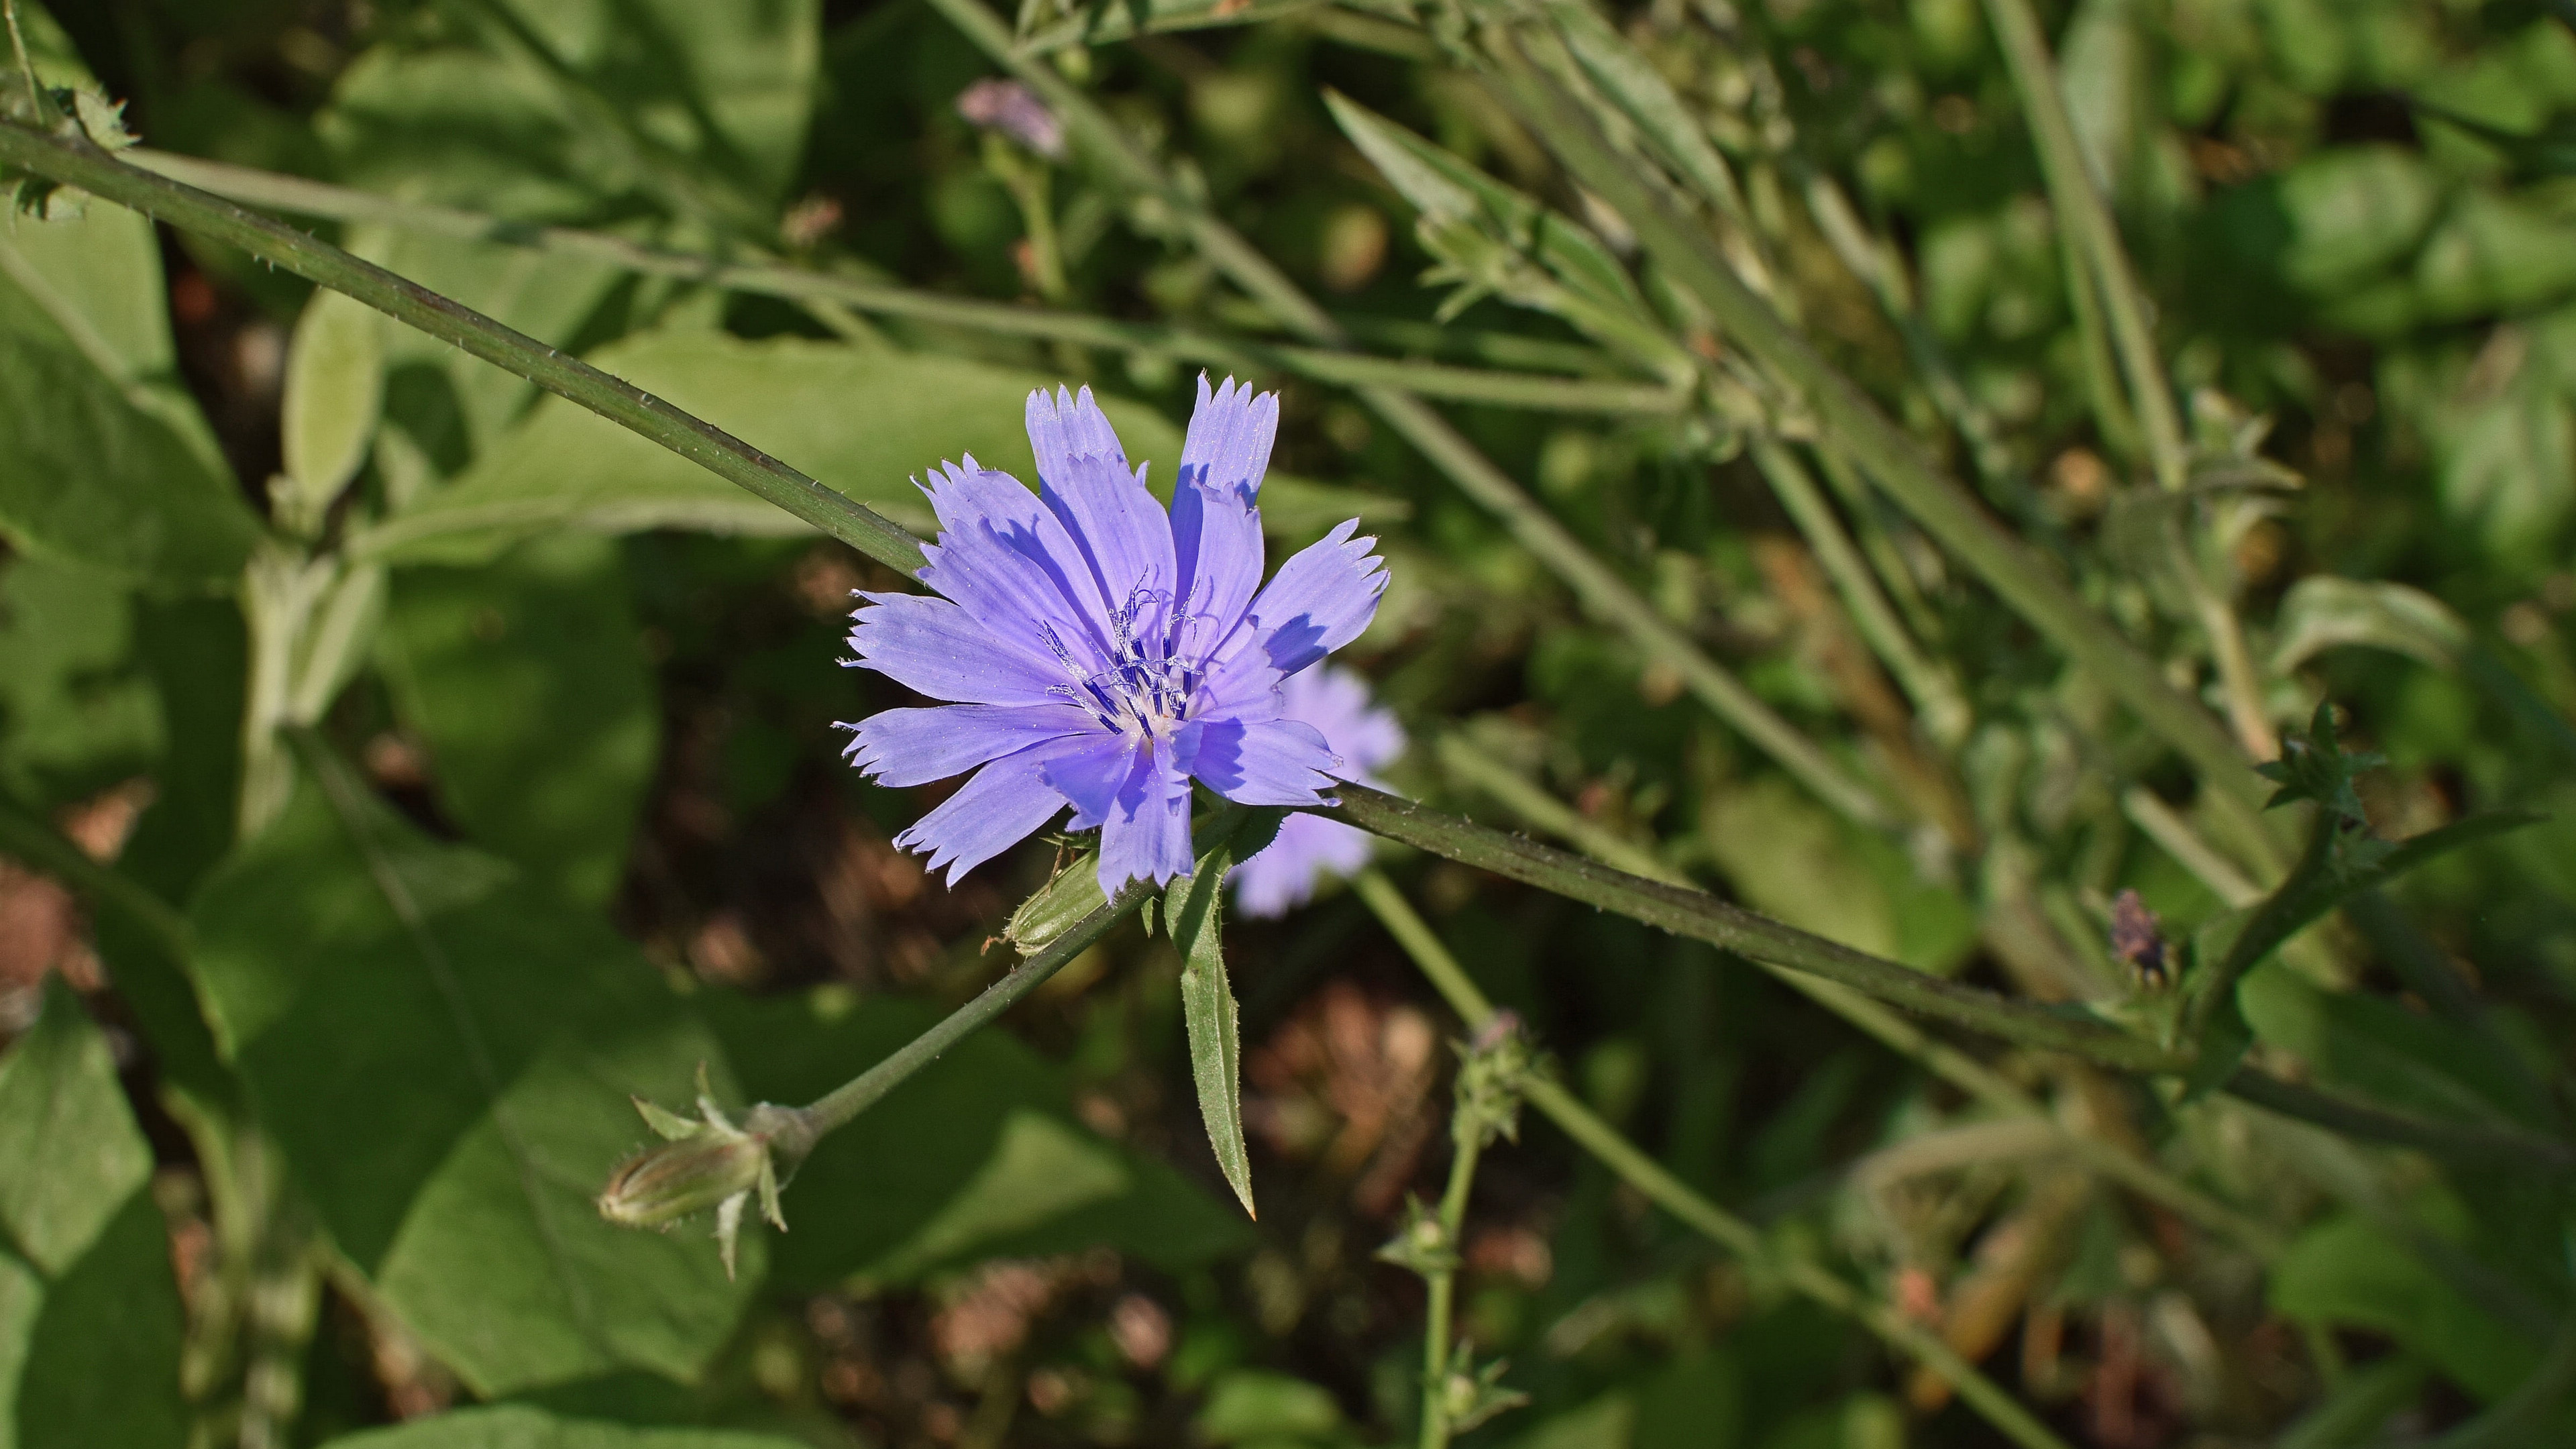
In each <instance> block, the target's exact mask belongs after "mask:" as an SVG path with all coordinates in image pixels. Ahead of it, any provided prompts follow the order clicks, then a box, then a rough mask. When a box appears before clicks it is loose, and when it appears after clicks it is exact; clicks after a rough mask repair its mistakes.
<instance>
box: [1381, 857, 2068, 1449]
mask: <svg viewBox="0 0 2576 1449" xmlns="http://www.w3.org/2000/svg"><path fill="white" fill-rule="evenodd" d="M1353 885H1354V887H1355V888H1356V889H1357V891H1358V892H1359V895H1360V898H1361V899H1362V900H1363V901H1365V902H1367V903H1368V906H1369V909H1370V910H1372V911H1374V912H1375V913H1376V914H1377V918H1378V920H1379V921H1380V922H1381V923H1382V924H1384V925H1385V927H1386V929H1387V933H1388V934H1389V935H1391V936H1393V937H1395V940H1396V944H1398V945H1400V946H1402V947H1403V948H1404V951H1405V954H1407V955H1409V956H1411V957H1412V958H1413V962H1414V964H1415V965H1416V966H1418V967H1420V968H1421V970H1422V974H1423V975H1424V976H1426V977H1428V978H1429V979H1430V981H1431V984H1432V986H1433V988H1434V989H1436V990H1438V991H1439V993H1440V994H1441V996H1442V997H1443V998H1445V999H1446V1000H1447V1001H1448V1003H1449V1007H1450V1009H1451V1010H1453V1011H1455V1012H1457V1013H1458V1015H1459V1017H1460V1018H1461V1019H1463V1020H1464V1021H1465V1022H1466V1024H1467V1029H1468V1030H1469V1031H1470V1032H1471V1033H1472V1032H1475V1031H1478V1030H1480V1029H1482V1028H1483V1027H1484V1026H1485V1025H1486V1024H1487V1023H1488V1022H1491V1021H1492V1020H1493V1018H1494V1006H1493V1003H1492V1002H1490V1001H1488V1000H1486V999H1485V995H1484V993H1483V992H1481V991H1479V990H1477V989H1476V984H1475V982H1473V981H1472V980H1470V979H1469V978H1468V976H1467V972H1466V970H1465V968H1463V967H1461V966H1460V965H1459V964H1458V961H1457V958H1456V957H1454V956H1452V955H1450V954H1449V949H1448V947H1446V946H1444V945H1442V944H1441V943H1440V938H1439V937H1438V936H1436V935H1434V934H1433V933H1432V930H1431V927H1430V926H1429V925H1428V924H1427V923H1426V922H1424V921H1423V919H1422V917H1421V916H1420V915H1418V914H1416V913H1415V911H1414V909H1413V906H1412V903H1411V902H1409V901H1407V900H1405V898H1404V894H1403V892H1401V891H1399V890H1397V889H1396V887H1395V884H1394V882H1392V881H1390V880H1388V879H1387V878H1386V876H1385V875H1384V874H1382V873H1380V872H1378V871H1376V870H1374V869H1372V870H1368V871H1364V872H1362V873H1361V874H1360V875H1359V876H1358V877H1357V878H1356V879H1355V881H1354V882H1353ZM1521 1096H1522V1099H1523V1100H1524V1101H1527V1102H1528V1103H1529V1104H1530V1105H1531V1106H1533V1107H1536V1108H1538V1109H1539V1111H1540V1112H1542V1113H1544V1114H1545V1115H1546V1117H1547V1119H1548V1120H1549V1121H1551V1122H1554V1123H1555V1124H1556V1125H1557V1127H1558V1129H1559V1130H1561V1131H1563V1132H1564V1133H1565V1135H1566V1136H1568V1137H1570V1138H1572V1139H1574V1142H1575V1145H1576V1146H1579V1147H1581V1148H1582V1149H1583V1150H1584V1151H1586V1152H1589V1153H1591V1154H1592V1155H1593V1157H1595V1158H1597V1159H1599V1161H1600V1162H1601V1164H1602V1165H1603V1166H1605V1167H1608V1168H1609V1169H1610V1170H1611V1171H1612V1172H1615V1173H1617V1174H1618V1175H1619V1176H1620V1177H1621V1178H1622V1179H1623V1180H1625V1181H1626V1182H1627V1183H1628V1184H1629V1185H1630V1186H1631V1187H1634V1188H1636V1189H1637V1190H1638V1191H1639V1192H1641V1193H1643V1194H1644V1195H1645V1196H1646V1197H1647V1199H1648V1200H1650V1201H1652V1202H1653V1203H1654V1204H1655V1205H1656V1206H1657V1207H1660V1208H1662V1209H1663V1210H1664V1211H1666V1212H1668V1213H1671V1214H1672V1215H1673V1216H1674V1217H1675V1218H1676V1219H1678V1220H1679V1221H1680V1222H1682V1223H1683V1224H1684V1225H1685V1226H1687V1227H1689V1228H1690V1229H1692V1230H1693V1231H1694V1232H1697V1233H1699V1234H1700V1235H1701V1236H1703V1237H1705V1238H1707V1239H1708V1240H1709V1241H1711V1242H1713V1243H1715V1244H1717V1245H1718V1246H1719V1247H1721V1248H1724V1249H1725V1250H1726V1251H1728V1252H1730V1253H1732V1254H1734V1255H1735V1256H1737V1257H1738V1258H1741V1259H1742V1260H1743V1261H1744V1262H1745V1263H1746V1264H1747V1265H1748V1266H1750V1267H1752V1268H1754V1269H1756V1270H1757V1271H1759V1272H1762V1273H1764V1274H1766V1275H1771V1276H1774V1277H1776V1279H1777V1280H1778V1281H1780V1282H1784V1283H1786V1284H1787V1285H1788V1286H1789V1287H1790V1288H1791V1289H1793V1290H1795V1291H1796V1292H1797V1293H1799V1294H1800V1295H1802V1296H1804V1297H1806V1298H1809V1299H1812V1300H1814V1301H1815V1302H1817V1303H1820V1304H1822V1305H1824V1306H1825V1307H1826V1308H1829V1309H1832V1310H1833V1311H1834V1312H1837V1313H1840V1314H1843V1315H1844V1316H1846V1317H1849V1318H1851V1319H1853V1320H1854V1321H1856V1322H1858V1323H1859V1324H1860V1325H1861V1326H1862V1327H1864V1328H1866V1329H1868V1330H1869V1331H1870V1332H1871V1333H1874V1334H1876V1335H1877V1336H1878V1337H1879V1338H1880V1339H1882V1340H1884V1341H1885V1342H1886V1343H1887V1345H1888V1346H1889V1347H1891V1348H1893V1349H1895V1350H1896V1351H1897V1352H1899V1353H1903V1354H1906V1355H1907V1356H1909V1357H1911V1358H1913V1359H1914V1360H1915V1361H1916V1362H1918V1363H1921V1364H1923V1365H1924V1366H1925V1367H1927V1368H1929V1369H1931V1370H1932V1371H1933V1372H1935V1373H1937V1374H1939V1375H1941V1376H1942V1377H1943V1378H1945V1379H1948V1380H1949V1381H1950V1383H1951V1384H1952V1385H1953V1386H1955V1387H1956V1388H1957V1389H1958V1391H1959V1396H1960V1397H1961V1398H1962V1399H1964V1400H1966V1401H1967V1402H1968V1404H1969V1406H1970V1407H1972V1408H1974V1409H1975V1410H1976V1411H1977V1412H1978V1413H1979V1414H1981V1415H1983V1416H1984V1417H1985V1419H1986V1422H1988V1423H1990V1424H1992V1425H1994V1427H1995V1428H1996V1429H1997V1430H1998V1431H1999V1432H2001V1433H2002V1434H2003V1435H2004V1436H2005V1437H2007V1438H2009V1439H2010V1440H2011V1441H2012V1442H2014V1443H2015V1444H2019V1445H2022V1446H2023V1449H2066V1446H2065V1441H2064V1440H2061V1439H2059V1438H2058V1437H2057V1436H2056V1435H2055V1434H2053V1433H2051V1432H2049V1430H2048V1427H2047V1426H2046V1425H2044V1424H2042V1423H2040V1422H2039V1420H2038V1419H2037V1418H2036V1417H2034V1416H2033V1415H2032V1414H2031V1412H2030V1410H2028V1409H2026V1408H2024V1407H2022V1405H2021V1403H2020V1402H2019V1401H2018V1400H2016V1399H2014V1398H2013V1396H2012V1395H2010V1394H2008V1393H2006V1392H2004V1390H2003V1389H2002V1388H2001V1387H2000V1386H1999V1385H1997V1384H1996V1383H1995V1382H1994V1380H1992V1379H1989V1378H1987V1377H1986V1376H1985V1375H1984V1374H1983V1373H1980V1372H1979V1371H1978V1370H1977V1367H1976V1365H1974V1364H1971V1363H1969V1362H1968V1361H1967V1360H1965V1359H1963V1358H1961V1357H1960V1356H1959V1355H1958V1353H1957V1352H1956V1351H1954V1350H1952V1349H1951V1347H1950V1346H1949V1345H1948V1344H1946V1343H1944V1342H1942V1341H1941V1338H1940V1336H1939V1335H1937V1334H1934V1333H1932V1332H1929V1331H1928V1330H1926V1329H1925V1328H1924V1327H1923V1326H1922V1325H1921V1324H1919V1323H1916V1322H1915V1321H1914V1320H1912V1319H1910V1318H1907V1317H1906V1316H1905V1315H1904V1314H1902V1313H1899V1312H1898V1311H1896V1309H1895V1308H1894V1307H1893V1306H1891V1305H1889V1304H1886V1303H1881V1302H1878V1301H1876V1300H1875V1299H1872V1298H1870V1297H1868V1296H1867V1295H1865V1294H1863V1293H1862V1292H1861V1291H1860V1290H1859V1289H1857V1288H1855V1287H1853V1286H1852V1285H1851V1284H1849V1283H1846V1282H1844V1281H1843V1280H1842V1279H1840V1278H1838V1277H1836V1276H1834V1275H1833V1274H1832V1273H1829V1272H1827V1271H1825V1270H1824V1269H1823V1268H1820V1267H1817V1266H1816V1265H1815V1264H1813V1263H1809V1262H1807V1261H1805V1260H1804V1259H1799V1258H1792V1257H1789V1256H1788V1255H1786V1254H1783V1253H1781V1252H1779V1251H1778V1250H1776V1249H1774V1248H1773V1247H1772V1246H1771V1244H1770V1242H1769V1240H1767V1239H1766V1238H1764V1237H1763V1235H1762V1233H1761V1231H1760V1230H1759V1229H1757V1228H1755V1227H1754V1226H1753V1225H1752V1224H1751V1223H1748V1222H1746V1221H1744V1220H1743V1219H1742V1218H1739V1217H1737V1216H1735V1215H1734V1214H1732V1213H1730V1212H1728V1211H1726V1210H1725V1209H1724V1208H1721V1207H1719V1206H1718V1205H1717V1204H1716V1203H1713V1202H1711V1201H1709V1200H1708V1199H1707V1198H1706V1197H1704V1196H1702V1195H1701V1194H1700V1193H1699V1192H1697V1191H1695V1190H1694V1189H1692V1188H1691V1186H1690V1185H1689V1184H1687V1183H1685V1182H1683V1181H1682V1180H1681V1179H1680V1178H1678V1177H1675V1176H1674V1175H1673V1174H1672V1173H1671V1172H1670V1171H1668V1170H1666V1169H1665V1168H1664V1166H1663V1165H1662V1164H1661V1163H1658V1162H1656V1161H1655V1160H1654V1159H1653V1158H1652V1157H1649V1156H1647V1155H1646V1154H1645V1153H1644V1152H1643V1151H1641V1150H1639V1149H1638V1147H1637V1146H1636V1144H1635V1143H1632V1142H1630V1141H1629V1140H1628V1139H1627V1138H1625V1137H1623V1136H1621V1135H1620V1133H1619V1131H1618V1129H1617V1128H1614V1127H1612V1126H1611V1125H1610V1124H1609V1123H1607V1122H1604V1121H1602V1120H1601V1118H1600V1117H1599V1116H1598V1115H1597V1114H1595V1113H1594V1112H1593V1111H1592V1109H1591V1108H1589V1107H1587V1106H1585V1105H1584V1104H1583V1103H1582V1101H1581V1100H1580V1099H1578V1098H1577V1097H1575V1095H1574V1094H1573V1093H1571V1092H1568V1091H1567V1090H1565V1088H1564V1087H1562V1086H1560V1085H1558V1084H1557V1083H1556V1082H1555V1081H1554V1080H1552V1079H1550V1078H1547V1077H1544V1076H1538V1075H1532V1076H1530V1077H1528V1078H1526V1079H1524V1080H1523V1081H1522V1083H1521ZM1428 1429H1429V1420H1428V1418H1427V1417H1426V1419H1425V1433H1426V1438H1425V1441H1424V1442H1425V1443H1429V1442H1431V1441H1430V1440H1429V1439H1428V1437H1427V1435H1428Z"/></svg>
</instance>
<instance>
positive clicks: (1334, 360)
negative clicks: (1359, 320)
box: [125, 149, 1689, 416]
mask: <svg viewBox="0 0 2576 1449" xmlns="http://www.w3.org/2000/svg"><path fill="white" fill-rule="evenodd" d="M125 155H126V157H127V159H130V160H132V161H133V162H134V163H135V164H137V165H139V166H142V167H144V168H146V169H148V170H150V171H153V172H156V173H158V174H160V175H164V176H168V177H170V178H171V179H173V180H176V181H182V182H185V183H187V184H189V185H191V186H195V187H198V188H201V189H203V190H206V191H210V192H213V193H215V194H216V195H218V196H224V197H229V198H231V199H232V200H234V201H238V202H241V203H243V204H244V205H248V206H257V207H262V208H265V209H268V210H272V211H282V212H287V213H291V214H293V215H296V216H310V217H319V218H323V219H327V220H332V221H346V222H373V223H377V224H379V225H384V226H392V227H398V228H401V229H403V230H406V231H416V232H423V233H427V234H429V235H433V236H449V237H456V238H458V239H460V240H465V241H477V242H484V243H489V244H492V245H499V246H514V247H522V248H525V249H527V250H530V251H535V252H539V253H544V254H548V255H554V256H564V257H578V258H580V259H582V260H584V261H590V262H597V263H599V264H601V265H603V266H610V267H616V268H618V269H620V270H622V271H629V272H634V273H637V274H638V275H643V276H656V277H676V278H680V279H682V280H685V281H691V282H696V283H699V284H701V285H704V286H710V287H718V288H722V289H724V290H726V291H731V292H741V293H744V294H747V295H752V296H764V297H778V298H783V299H785V300H788V301H793V302H801V303H807V304H814V303H832V304H837V305H839V306H846V307H848V308H850V309H852V310H854V311H858V312H864V313H867V314H870V315H872V316H882V317H901V318H907V319H910V320H913V321H919V322H929V323H934V324H938V325H943V326H950V327H964V328H970V329H972V330H974V331H977V332H989V333H996V334H999V335H1003V336H1010V337H1027V338H1033V339H1036V340H1039V341H1045V342H1058V343H1069V344H1072V345H1074V346H1078V347H1098V348H1105V349H1115V350H1118V351H1126V352H1156V353H1164V354H1168V355H1170V356H1174V357H1180V358H1186V359H1188V360H1190V361H1192V362H1198V363H1203V364H1207V365H1211V366H1218V367H1231V368H1237V369H1242V370H1247V371H1249V370H1252V369H1256V368H1266V369H1270V370H1274V371H1278V372H1284V373H1288V374H1291V375H1293V376H1298V377H1305V378H1310V379H1312V380H1314V381H1317V382H1324V383H1332V384H1335V385H1338V386H1345V387H1358V386H1365V385H1369V384H1379V385H1384V386H1401V387H1404V388H1407V389H1409V390H1412V391H1415V392H1418V393H1421V394H1423V395H1425V396H1429V397H1439V398H1445V399H1448V400H1451V401H1455V402H1465V403H1476V404H1480V405H1483V406H1488V407H1508V408H1543V409H1547V410H1550V411H1557V412H1576V413H1614V414H1625V413H1635V414H1640V415H1647V416H1653V415H1669V414H1673V413H1678V412H1680V411H1682V410H1683V408H1685V407H1686V406H1687V405H1688V402H1689V399H1688V397H1687V396H1686V395H1685V394H1683V393H1680V392H1677V391H1675V390H1674V389H1672V388H1670V387H1665V386H1661V385H1658V384H1653V383H1637V382H1620V381H1614V380H1609V379H1604V378H1597V377H1548V376H1536V377H1533V376H1529V375H1527V374H1526V373H1525V372H1518V371H1507V372H1505V371H1488V370H1482V369H1477V368H1468V367H1449V366H1441V365H1439V364H1433V363H1424V362H1418V361H1413V360H1410V359H1405V358H1390V357H1371V356H1367V355H1365V354H1361V353H1352V352H1341V351H1336V350H1333V349H1330V348H1319V347H1285V346H1280V345H1277V344H1274V343H1266V342H1260V341H1255V340H1249V339H1244V338H1234V337H1219V336H1215V335H1212V334H1209V333H1204V332H1196V331H1192V330H1190V329H1188V328H1182V327H1170V326H1162V325H1158V324H1154V323H1141V322H1120V321H1116V320H1113V319H1111V318H1107V317H1095V316H1090V315H1087V314H1084V313H1080V312H1065V311H1058V310H1053V309H1049V308H1044V307H1025V306H1021V305H1020V304H1018V303H1015V302H992V301H985V300H982V299H979V298H973V297H951V296H943V295H941V294H940V293H937V292H924V291H919V290H916V289H914V288H910V287H898V286H893V285H889V284H887V283H884V282H877V281H870V280H868V279H866V278H862V277H851V276H842V275H837V274H834V273H829V272H818V271H813V270H810V269H807V268H804V267H797V266H790V265H786V264H784V263H780V262H772V261H733V260H728V259H725V258H721V257H711V256H704V255H700V254H697V253H694V252H681V251H669V250H665V249H662V248H659V247H651V246H646V245H644V244H643V243H641V242H634V241H629V240H627V239H626V238H624V237H620V236H612V235H609V234H606V233H603V232H592V231H581V230H577V229H574V228H570V227H558V226H538V225H531V224H527V223H522V222H514V221H507V220H504V219H502V218H500V217H496V216H489V215H485V214H483V213H480V212H472V211H461V210H458V209H456V208H454V207H445V206H432V205H428V204H425V203H419V202H410V201H402V200H398V199H396V198H393V197H388V196H378V195H376V194H375V193H373V192H367V191H356V190H352V189H350V188H347V187H341V186H332V185H329V184H327V183H324V182H320V181H308V180H306V179H305V178H303V177H300V176H283V175H279V174H277V173H275V172H270V171H257V170H253V169H251V168H249V167H246V166H232V165H227V164H226V163H224V162H221V161H206V160H202V159H199V158H197V157H194V156H180V155H176V154H173V153H170V152H166V151H149V150H142V149H137V150H135V151H130V152H127V153H125ZM1431 340H1432V339H1422V338H1412V339H1408V340H1407V341H1406V342H1405V343H1403V344H1402V345H1405V346H1408V347H1413V348H1421V347H1424V346H1427V345H1429V342H1430V341H1431ZM1514 340H1515V339H1511V338H1508V337H1496V338H1493V339H1491V342H1490V345H1486V344H1484V343H1481V342H1480V341H1479V339H1478V338H1475V337H1469V338H1463V339H1462V338H1456V337H1451V338H1448V339H1446V342H1447V343H1448V344H1450V345H1463V346H1467V347H1469V348H1471V349H1481V350H1484V351H1488V352H1494V353H1496V354H1497V358H1498V360H1507V359H1508V358H1510V357H1512V356H1515V355H1518V354H1519V353H1528V354H1530V356H1529V357H1528V359H1527V363H1528V365H1530V366H1540V367H1564V366H1569V365H1576V364H1579V363H1581V362H1583V361H1584V360H1586V359H1587V358H1588V357H1589V356H1590V354H1588V353H1587V352H1586V351H1585V350H1584V349H1580V348H1568V347H1560V348H1552V349H1547V350H1544V351H1541V350H1537V348H1535V347H1532V348H1520V349H1517V350H1515V349H1514V348H1512V347H1511V345H1510V344H1511V343H1512V342H1513V341H1514Z"/></svg>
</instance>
